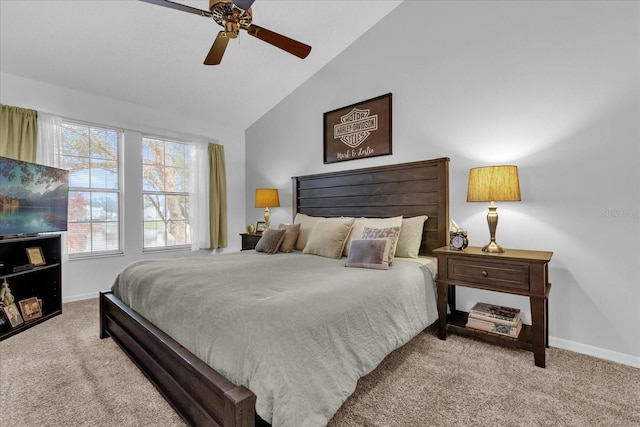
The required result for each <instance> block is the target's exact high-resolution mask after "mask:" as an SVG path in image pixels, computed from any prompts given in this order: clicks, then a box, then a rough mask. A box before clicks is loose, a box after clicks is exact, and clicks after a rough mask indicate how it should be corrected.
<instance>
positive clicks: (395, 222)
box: [344, 216, 402, 257]
mask: <svg viewBox="0 0 640 427" xmlns="http://www.w3.org/2000/svg"><path fill="white" fill-rule="evenodd" d="M401 226H402V216H393V217H389V218H356V220H355V221H354V223H353V227H352V228H351V234H350V235H349V239H348V240H347V243H346V244H345V245H344V256H347V257H348V256H349V247H350V246H351V242H352V241H353V240H360V239H362V231H363V230H364V228H365V227H369V228H391V227H401ZM391 255H392V256H393V255H394V254H393V253H392V254H391Z"/></svg>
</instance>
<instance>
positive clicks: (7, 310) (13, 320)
mask: <svg viewBox="0 0 640 427" xmlns="http://www.w3.org/2000/svg"><path fill="white" fill-rule="evenodd" d="M2 313H3V314H4V317H5V319H7V320H8V321H9V323H10V324H11V327H12V328H15V327H16V326H18V325H19V324H21V323H23V322H24V320H22V316H20V312H19V311H18V307H16V305H15V304H11V305H7V306H5V307H2Z"/></svg>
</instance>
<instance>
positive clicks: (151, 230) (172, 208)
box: [142, 136, 191, 249]
mask: <svg viewBox="0 0 640 427" xmlns="http://www.w3.org/2000/svg"><path fill="white" fill-rule="evenodd" d="M190 156H191V145H189V144H185V143H181V142H175V141H165V140H162V139H155V138H151V137H146V136H145V137H143V138H142V197H143V203H144V206H143V208H144V214H143V221H144V246H143V249H151V248H167V247H176V246H185V245H190V244H191V234H190V227H189V168H190V165H189V162H190Z"/></svg>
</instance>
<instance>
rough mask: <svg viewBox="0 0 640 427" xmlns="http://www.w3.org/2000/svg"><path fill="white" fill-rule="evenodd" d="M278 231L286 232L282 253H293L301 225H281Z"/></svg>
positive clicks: (281, 245)
mask: <svg viewBox="0 0 640 427" xmlns="http://www.w3.org/2000/svg"><path fill="white" fill-rule="evenodd" d="M278 230H284V231H285V233H284V239H283V240H282V243H281V244H280V252H291V251H293V250H294V249H295V247H296V241H297V240H298V235H299V234H300V224H280V225H279V226H278Z"/></svg>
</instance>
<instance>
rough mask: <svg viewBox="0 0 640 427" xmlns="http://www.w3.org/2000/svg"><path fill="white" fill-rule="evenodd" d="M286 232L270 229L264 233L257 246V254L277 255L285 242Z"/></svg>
mask: <svg viewBox="0 0 640 427" xmlns="http://www.w3.org/2000/svg"><path fill="white" fill-rule="evenodd" d="M285 231H286V230H274V229H273V228H270V229H268V230H265V231H264V232H263V233H262V237H261V238H260V240H258V243H257V244H256V252H264V253H267V254H275V253H276V252H278V248H279V247H280V244H282V241H283V240H284V233H285Z"/></svg>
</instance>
